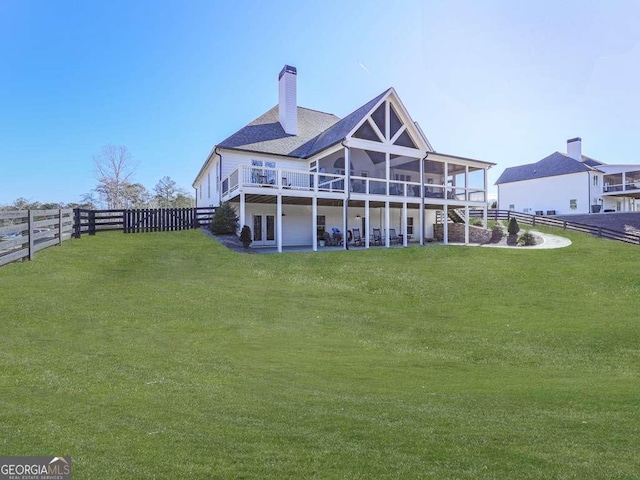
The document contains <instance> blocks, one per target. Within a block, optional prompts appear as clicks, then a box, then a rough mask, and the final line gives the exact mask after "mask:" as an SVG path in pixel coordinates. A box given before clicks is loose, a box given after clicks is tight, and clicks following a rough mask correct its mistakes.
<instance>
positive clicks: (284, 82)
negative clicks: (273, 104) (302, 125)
mask: <svg viewBox="0 0 640 480" xmlns="http://www.w3.org/2000/svg"><path fill="white" fill-rule="evenodd" d="M297 76H298V72H297V70H296V67H290V66H289V65H285V66H284V68H283V69H282V71H281V72H280V75H279V76H278V119H279V120H280V125H282V128H283V129H284V131H285V132H286V133H288V134H289V135H297V134H298V101H297V94H296V78H297Z"/></svg>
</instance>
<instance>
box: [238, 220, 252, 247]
mask: <svg viewBox="0 0 640 480" xmlns="http://www.w3.org/2000/svg"><path fill="white" fill-rule="evenodd" d="M240 241H241V242H242V245H243V246H244V248H249V245H251V229H250V228H249V225H244V226H243V227H242V231H241V232H240Z"/></svg>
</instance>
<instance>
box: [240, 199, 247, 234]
mask: <svg viewBox="0 0 640 480" xmlns="http://www.w3.org/2000/svg"><path fill="white" fill-rule="evenodd" d="M245 202H246V198H245V194H244V192H240V231H242V227H244V226H245V225H246V224H247V218H246V217H247V215H246V213H245V209H246V203H245Z"/></svg>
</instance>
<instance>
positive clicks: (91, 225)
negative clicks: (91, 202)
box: [89, 210, 96, 235]
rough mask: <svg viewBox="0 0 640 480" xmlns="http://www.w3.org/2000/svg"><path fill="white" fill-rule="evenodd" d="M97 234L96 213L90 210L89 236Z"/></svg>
mask: <svg viewBox="0 0 640 480" xmlns="http://www.w3.org/2000/svg"><path fill="white" fill-rule="evenodd" d="M95 234H96V211H95V210H89V235H95Z"/></svg>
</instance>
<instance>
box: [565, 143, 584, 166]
mask: <svg viewBox="0 0 640 480" xmlns="http://www.w3.org/2000/svg"><path fill="white" fill-rule="evenodd" d="M567 155H569V156H570V157H571V158H573V159H574V160H578V161H579V162H581V161H582V139H581V138H580V137H576V138H570V139H569V140H567Z"/></svg>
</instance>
